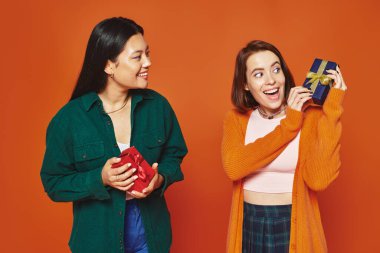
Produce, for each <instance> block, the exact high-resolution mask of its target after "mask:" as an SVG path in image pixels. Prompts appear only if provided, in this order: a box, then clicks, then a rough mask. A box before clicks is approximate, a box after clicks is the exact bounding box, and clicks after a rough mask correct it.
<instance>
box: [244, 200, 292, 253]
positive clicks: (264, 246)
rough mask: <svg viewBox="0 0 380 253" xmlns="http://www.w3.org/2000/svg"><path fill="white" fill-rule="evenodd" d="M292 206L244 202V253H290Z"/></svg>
mask: <svg viewBox="0 0 380 253" xmlns="http://www.w3.org/2000/svg"><path fill="white" fill-rule="evenodd" d="M291 212H292V205H282V206H259V205H252V204H249V203H245V202H244V218H243V253H288V252H289V240H290V217H291Z"/></svg>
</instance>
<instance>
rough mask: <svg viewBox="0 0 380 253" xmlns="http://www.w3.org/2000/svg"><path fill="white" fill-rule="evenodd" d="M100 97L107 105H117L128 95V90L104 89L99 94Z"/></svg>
mask: <svg viewBox="0 0 380 253" xmlns="http://www.w3.org/2000/svg"><path fill="white" fill-rule="evenodd" d="M98 95H99V97H100V99H101V100H102V102H103V103H105V104H107V105H108V106H111V107H113V106H117V105H121V104H123V103H124V102H125V100H126V99H127V96H128V90H118V89H107V88H106V89H104V90H103V91H102V92H100V93H99V94H98Z"/></svg>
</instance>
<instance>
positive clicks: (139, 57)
mask: <svg viewBox="0 0 380 253" xmlns="http://www.w3.org/2000/svg"><path fill="white" fill-rule="evenodd" d="M132 59H135V60H140V59H141V55H137V56H134V57H132Z"/></svg>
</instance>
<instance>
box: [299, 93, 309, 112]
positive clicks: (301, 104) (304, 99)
mask: <svg viewBox="0 0 380 253" xmlns="http://www.w3.org/2000/svg"><path fill="white" fill-rule="evenodd" d="M310 100H311V96H310V97H303V98H301V99H300V100H299V102H298V103H297V105H296V108H297V109H296V110H298V111H301V110H302V107H303V106H304V104H305V103H306V102H307V101H310Z"/></svg>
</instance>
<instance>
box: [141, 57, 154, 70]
mask: <svg viewBox="0 0 380 253" xmlns="http://www.w3.org/2000/svg"><path fill="white" fill-rule="evenodd" d="M150 65H152V62H151V61H150V58H149V56H147V55H145V57H144V62H143V68H149V67H150Z"/></svg>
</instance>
